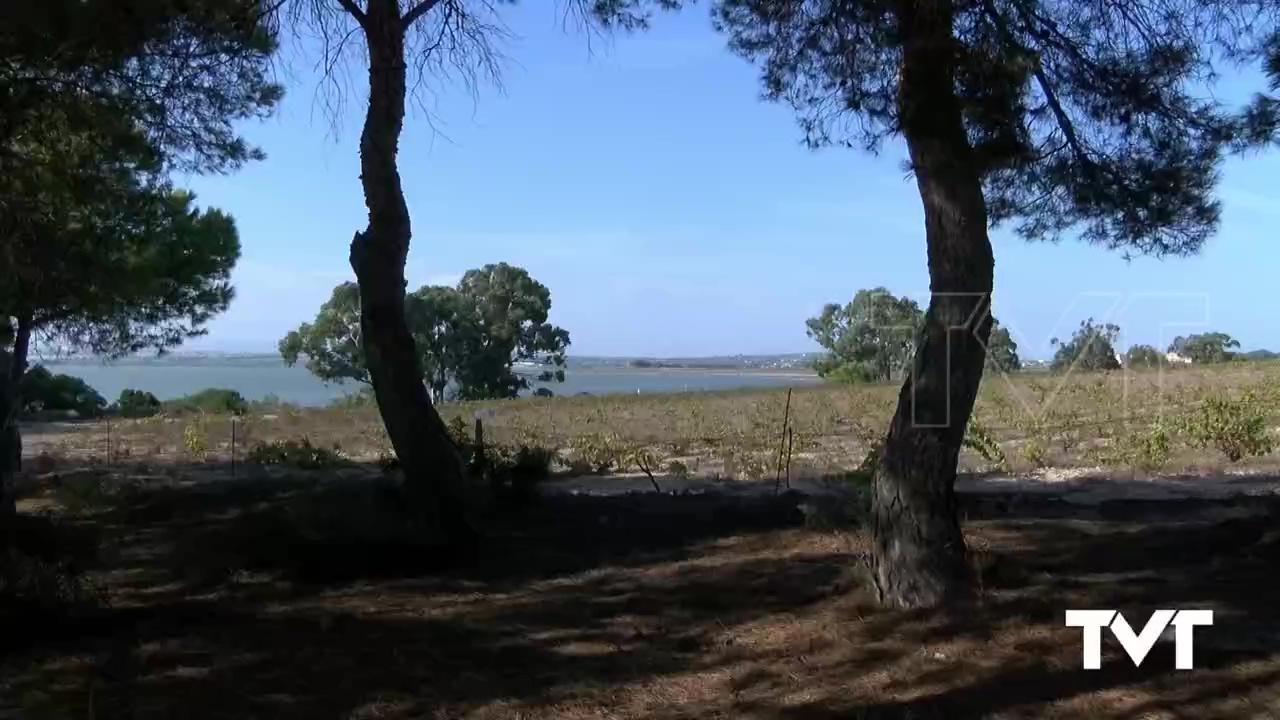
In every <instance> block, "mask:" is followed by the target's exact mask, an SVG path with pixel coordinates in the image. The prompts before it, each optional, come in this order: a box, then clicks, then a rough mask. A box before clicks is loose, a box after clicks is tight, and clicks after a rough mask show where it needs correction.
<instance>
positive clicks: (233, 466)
mask: <svg viewBox="0 0 1280 720" xmlns="http://www.w3.org/2000/svg"><path fill="white" fill-rule="evenodd" d="M231 479H232V480H235V479H236V416H235V415H232V416H231Z"/></svg>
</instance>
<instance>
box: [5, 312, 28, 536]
mask: <svg viewBox="0 0 1280 720" xmlns="http://www.w3.org/2000/svg"><path fill="white" fill-rule="evenodd" d="M14 330H15V332H14V340H13V347H12V348H11V349H6V348H3V347H0V548H3V547H5V546H7V544H8V542H9V538H10V531H11V530H12V528H13V518H14V516H15V515H16V514H17V505H16V503H17V499H16V497H15V496H14V487H13V486H14V482H15V481H16V480H17V476H18V471H19V470H21V469H22V435H21V434H20V432H19V430H18V413H19V410H20V409H21V404H22V398H21V384H22V376H23V375H24V374H26V371H27V354H28V352H29V350H30V348H31V321H30V320H29V319H23V318H19V320H18V325H17V327H16V328H14Z"/></svg>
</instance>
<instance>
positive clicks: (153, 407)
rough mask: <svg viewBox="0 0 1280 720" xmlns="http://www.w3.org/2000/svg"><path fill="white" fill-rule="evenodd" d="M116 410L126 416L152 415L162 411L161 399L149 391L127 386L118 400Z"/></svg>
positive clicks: (140, 416) (121, 415)
mask: <svg viewBox="0 0 1280 720" xmlns="http://www.w3.org/2000/svg"><path fill="white" fill-rule="evenodd" d="M115 411H116V413H118V414H119V415H120V417H126V418H146V417H152V416H153V415H156V414H158V413H159V412H160V400H159V399H158V398H156V396H155V395H152V394H151V393H149V392H145V391H143V390H133V389H131V388H125V389H124V390H121V391H120V398H119V399H118V400H116V403H115Z"/></svg>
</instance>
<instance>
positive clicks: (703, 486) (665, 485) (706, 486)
mask: <svg viewBox="0 0 1280 720" xmlns="http://www.w3.org/2000/svg"><path fill="white" fill-rule="evenodd" d="M655 479H656V480H657V483H658V485H659V487H661V488H662V490H663V491H664V492H677V493H681V492H686V493H702V492H717V493H723V494H734V495H738V494H741V495H763V494H769V493H773V492H775V489H776V488H775V482H774V481H773V480H765V481H741V480H714V479H707V478H685V479H677V478H674V477H670V476H661V475H658V476H655ZM545 488H546V489H547V490H548V491H552V492H566V493H574V494H589V495H620V494H623V493H628V492H652V491H653V489H654V488H653V483H652V482H651V481H650V480H649V478H648V477H646V476H644V475H642V474H625V475H610V476H603V477H600V476H590V477H574V478H563V479H556V480H552V481H550V482H548V483H546V485H545ZM781 489H783V490H785V489H787V487H786V485H785V483H784V484H783V487H782V488H781ZM790 489H792V490H796V491H799V492H801V493H804V494H805V495H835V494H839V492H840V486H839V485H837V484H836V483H833V482H831V481H824V480H819V479H807V478H804V479H794V480H792V481H791V483H790ZM956 490H957V491H958V492H961V493H966V494H1001V495H1004V494H1035V495H1037V496H1041V497H1054V498H1058V499H1061V500H1063V501H1065V502H1069V503H1072V504H1077V505H1097V504H1099V503H1102V502H1108V501H1115V500H1184V499H1197V500H1199V499H1203V500H1210V499H1228V498H1232V497H1238V496H1265V495H1277V494H1280V477H1276V476H1274V475H1269V474H1268V475H1260V474H1245V473H1240V474H1216V475H1204V476H1181V477H1176V476H1163V477H1152V478H1123V477H1116V476H1115V474H1114V473H1110V474H1109V473H1107V472H1106V471H1103V470H1101V469H1090V468H1079V469H1070V470H1063V469H1050V470H1046V471H1044V472H1042V473H1038V474H1035V475H1020V476H1009V475H990V476H963V475H962V476H961V477H960V478H959V480H958V481H957V482H956Z"/></svg>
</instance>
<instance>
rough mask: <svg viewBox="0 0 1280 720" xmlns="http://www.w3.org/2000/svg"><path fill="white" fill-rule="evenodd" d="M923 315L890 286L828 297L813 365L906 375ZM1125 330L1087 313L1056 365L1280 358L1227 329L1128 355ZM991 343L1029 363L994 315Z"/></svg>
mask: <svg viewBox="0 0 1280 720" xmlns="http://www.w3.org/2000/svg"><path fill="white" fill-rule="evenodd" d="M923 322H924V312H923V311H922V310H921V308H920V307H919V305H917V304H916V303H915V301H913V300H911V299H909V298H906V297H897V296H895V295H893V294H892V293H891V292H890V291H889V290H887V289H885V288H883V287H877V288H872V289H869V290H860V291H858V293H857V294H856V295H854V298H853V300H852V301H850V302H849V303H848V304H847V305H843V306H841V305H836V304H828V305H827V306H826V307H824V308H823V311H822V314H821V315H819V316H818V317H815V318H810V319H809V320H808V322H807V326H808V333H809V337H811V338H813V339H814V340H816V341H817V342H818V344H819V345H821V346H822V347H823V349H824V350H826V351H827V352H826V354H825V355H823V356H822V357H819V358H818V359H816V360H815V361H814V362H813V367H814V369H815V370H816V371H817V373H818V374H819V375H820V376H821V377H823V378H827V379H831V380H835V381H839V382H855V383H860V382H893V381H901V379H902V378H903V375H904V373H905V372H906V369H907V368H908V367H909V365H910V363H911V361H912V358H913V357H914V353H915V343H916V339H917V335H918V333H919V332H920V328H921V323H923ZM1119 337H1120V327H1119V326H1118V325H1116V324H1114V323H1097V322H1095V321H1094V320H1093V318H1088V319H1086V320H1083V321H1082V322H1081V323H1080V327H1078V328H1077V329H1076V330H1075V331H1074V332H1073V333H1072V334H1071V336H1070V337H1069V338H1067V339H1065V340H1063V339H1059V338H1053V339H1052V340H1051V341H1050V344H1051V345H1052V346H1053V347H1054V348H1055V350H1054V355H1053V359H1052V361H1051V362H1050V363H1049V367H1050V369H1051V370H1052V371H1055V372H1065V371H1067V370H1070V369H1079V370H1086V371H1105V370H1117V369H1119V368H1121V367H1122V366H1123V367H1131V368H1144V367H1159V366H1162V365H1168V364H1170V363H1171V362H1185V363H1189V364H1195V365H1206V364H1212V363H1221V362H1230V361H1233V360H1266V359H1274V358H1276V357H1280V355H1277V354H1276V353H1272V352H1270V351H1267V350H1255V351H1252V352H1249V353H1240V352H1238V351H1237V350H1236V349H1237V348H1239V347H1240V342H1239V341H1238V340H1236V339H1235V338H1233V337H1231V336H1230V335H1228V334H1226V333H1221V332H1208V333H1202V334H1198V335H1189V336H1186V337H1181V336H1180V337H1178V338H1176V339H1174V341H1173V342H1172V343H1170V344H1169V347H1168V350H1167V351H1166V352H1160V351H1159V350H1157V349H1156V348H1155V347H1153V346H1151V345H1134V346H1132V347H1130V348H1129V350H1128V351H1127V352H1126V353H1125V354H1124V355H1123V356H1121V355H1120V353H1119V352H1117V351H1116V342H1117V341H1118V340H1119ZM986 350H987V359H986V363H987V368H988V369H991V368H994V369H997V370H999V371H1001V372H1015V371H1017V370H1020V369H1022V366H1023V363H1022V360H1021V359H1020V358H1019V356H1018V345H1017V343H1015V342H1014V341H1013V338H1012V337H1010V335H1009V331H1008V329H1007V328H1004V327H1002V326H1001V325H1000V323H999V321H998V320H996V319H995V318H994V317H993V318H992V319H991V334H990V337H989V339H988V341H987V349H986ZM1170 358H1174V359H1173V360H1171V359H1170Z"/></svg>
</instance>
